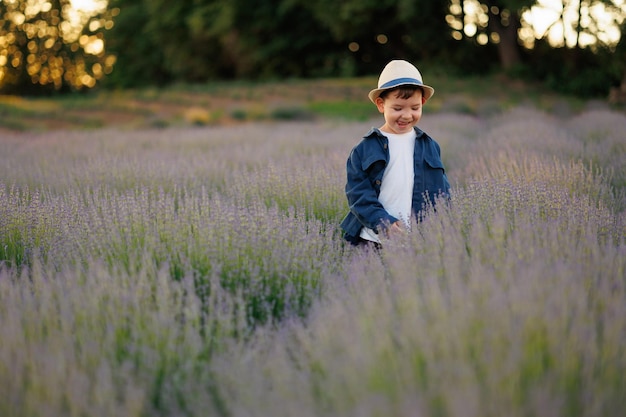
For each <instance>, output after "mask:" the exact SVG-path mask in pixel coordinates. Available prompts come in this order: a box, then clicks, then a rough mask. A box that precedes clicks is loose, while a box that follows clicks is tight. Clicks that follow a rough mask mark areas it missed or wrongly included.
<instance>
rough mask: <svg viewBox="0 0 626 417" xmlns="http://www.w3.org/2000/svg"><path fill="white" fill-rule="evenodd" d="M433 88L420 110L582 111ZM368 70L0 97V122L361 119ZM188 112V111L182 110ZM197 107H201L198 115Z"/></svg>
mask: <svg viewBox="0 0 626 417" xmlns="http://www.w3.org/2000/svg"><path fill="white" fill-rule="evenodd" d="M426 81H427V82H428V83H430V85H433V86H435V88H436V91H437V93H436V94H435V96H434V97H433V98H432V100H431V101H430V102H429V105H428V106H427V107H426V108H425V112H429V113H438V112H452V113H466V114H471V115H480V116H483V115H486V116H491V115H493V114H497V113H500V112H502V111H506V110H508V109H511V108H514V107H517V106H520V105H525V104H530V105H532V106H534V107H536V108H539V109H541V110H544V111H546V112H549V113H553V114H565V115H571V114H572V113H579V112H580V111H582V110H584V108H585V105H586V104H585V102H584V101H583V100H579V99H576V98H575V97H563V96H559V95H556V94H551V93H550V92H549V91H547V90H546V89H545V88H544V87H543V86H542V85H538V84H531V83H523V82H521V81H516V80H511V79H508V78H506V77H503V76H501V75H488V76H484V77H469V78H459V77H451V76H450V75H448V74H446V73H445V72H441V71H438V70H433V71H432V74H431V75H429V76H427V77H426ZM375 85H376V78H375V77H361V78H350V79H341V78H339V79H316V80H286V81H280V82H277V81H273V82H265V83H251V82H245V81H227V82H211V83H207V84H198V85H173V86H170V87H167V88H146V89H141V90H124V91H106V90H102V91H92V92H89V93H86V94H75V95H66V96H62V97H52V98H28V99H26V98H20V97H13V96H0V128H4V129H7V130H13V131H47V130H51V129H64V130H68V129H85V128H87V129H94V128H99V127H103V126H114V127H118V128H119V127H123V128H128V129H134V128H145V127H166V126H194V125H201V126H202V125H232V124H238V123H241V122H243V121H259V120H269V121H271V120H278V121H281V120H307V119H311V118H321V119H324V118H328V117H330V118H338V119H345V120H356V121H363V120H366V119H368V118H371V117H375V116H376V115H377V113H376V109H375V108H374V106H373V105H371V104H369V101H368V100H367V93H368V92H369V90H370V89H371V88H373V86H375ZM190 112H192V113H194V115H191V116H190V114H189V113H190ZM200 113H204V114H203V115H201V116H199V114H200Z"/></svg>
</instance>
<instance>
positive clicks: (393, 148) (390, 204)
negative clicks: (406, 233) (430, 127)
mask: <svg viewBox="0 0 626 417" xmlns="http://www.w3.org/2000/svg"><path fill="white" fill-rule="evenodd" d="M383 134H384V135H385V136H387V138H388V139H389V163H388V164H387V168H385V173H384V174H383V179H382V183H381V185H380V195H379V196H378V200H379V201H380V203H381V204H382V205H383V207H384V208H385V210H387V213H389V214H391V215H392V216H393V217H395V218H397V219H400V220H402V222H403V223H404V224H405V226H406V227H407V229H408V228H409V226H410V224H411V205H412V200H413V175H414V172H413V150H414V148H415V131H413V130H411V131H410V132H408V133H403V134H400V135H397V134H394V133H387V132H383ZM361 237H362V238H363V239H367V240H372V241H374V242H379V243H380V239H379V238H378V235H377V234H376V233H374V231H373V230H372V229H368V228H366V227H364V228H363V229H361Z"/></svg>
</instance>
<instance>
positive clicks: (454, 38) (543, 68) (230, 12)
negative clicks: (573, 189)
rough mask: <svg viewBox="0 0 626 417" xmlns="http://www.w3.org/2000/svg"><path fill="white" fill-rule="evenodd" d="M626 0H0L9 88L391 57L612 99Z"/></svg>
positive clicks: (297, 69)
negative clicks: (531, 82) (507, 77)
mask: <svg viewBox="0 0 626 417" xmlns="http://www.w3.org/2000/svg"><path fill="white" fill-rule="evenodd" d="M625 17H626V4H625V2H624V0H560V1H559V0H538V1H535V0H494V1H484V0H481V1H479V0H343V1H336V0H316V1H312V0H178V1H175V2H174V1H166V0H109V1H107V0H0V93H3V94H17V95H46V94H53V93H65V92H76V91H89V90H92V89H95V88H98V89H125V88H130V87H132V88H135V87H142V86H165V85H168V84H173V83H202V82H208V81H214V80H233V79H245V80H280V79H287V78H322V77H355V76H364V75H375V74H378V73H379V71H380V70H381V69H382V67H383V66H384V64H385V63H386V62H387V61H388V60H390V59H394V58H401V59H407V60H409V61H412V62H414V63H416V65H417V66H418V67H419V68H423V72H426V69H428V71H431V70H432V69H433V68H437V69H438V70H440V71H445V72H447V73H449V74H454V75H458V76H464V75H477V74H492V73H504V74H505V75H507V76H509V77H512V78H519V79H523V80H531V81H540V82H542V83H545V85H546V86H547V87H548V88H550V89H552V90H554V91H556V92H561V93H567V94H574V95H578V96H582V97H608V95H609V93H610V92H611V89H613V90H615V91H617V90H619V88H618V87H619V86H620V85H622V86H623V85H624V84H626V82H624V81H625V80H626V77H625V75H626V41H624V33H625V31H626V23H625Z"/></svg>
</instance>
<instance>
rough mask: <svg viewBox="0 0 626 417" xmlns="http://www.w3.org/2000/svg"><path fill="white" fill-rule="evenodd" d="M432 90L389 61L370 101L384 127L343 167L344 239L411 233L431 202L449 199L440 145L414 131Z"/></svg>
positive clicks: (409, 69)
mask: <svg viewBox="0 0 626 417" xmlns="http://www.w3.org/2000/svg"><path fill="white" fill-rule="evenodd" d="M434 92H435V90H434V89H433V88H432V87H430V86H427V85H425V84H424V83H423V82H422V75H421V74H420V72H419V71H418V69H417V68H416V67H415V66H413V65H412V64H411V63H409V62H407V61H402V60H394V61H391V62H389V63H388V64H387V66H385V68H384V69H383V71H382V72H381V74H380V77H379V79H378V88H376V89H374V90H372V91H370V93H369V95H368V96H369V99H370V100H371V101H372V102H373V103H374V104H375V105H376V107H377V108H378V111H379V112H380V113H382V114H383V116H384V119H385V123H384V124H383V125H382V127H380V128H379V129H376V128H374V129H372V130H370V132H369V133H368V134H367V135H365V136H364V137H363V139H362V140H361V141H360V142H359V144H358V145H356V146H355V147H354V148H353V149H352V152H350V156H349V157H348V162H347V164H346V171H347V183H346V197H347V198H348V204H349V206H350V212H349V213H348V215H347V216H346V217H345V218H344V219H343V221H342V222H341V228H342V229H343V231H344V238H345V239H346V240H347V241H349V242H350V243H352V244H354V245H361V244H368V243H371V242H374V244H375V245H377V246H378V245H380V242H381V239H380V236H381V233H382V234H383V235H384V236H392V235H394V234H398V233H402V232H404V231H406V230H408V229H409V227H410V224H411V217H412V216H416V215H417V214H418V213H419V212H420V211H421V210H422V209H423V208H424V206H425V205H427V204H431V203H432V204H434V202H435V198H436V197H437V196H439V195H441V194H445V195H447V194H448V193H449V191H450V184H449V182H448V179H447V177H446V174H445V170H444V167H443V163H442V162H441V150H440V148H439V144H438V143H437V142H435V141H434V140H433V139H432V138H431V137H430V136H428V135H427V134H426V133H424V132H423V131H422V130H420V129H419V128H417V127H416V125H417V123H418V122H419V121H420V119H421V117H422V106H423V105H424V104H425V103H426V101H428V99H429V98H430V97H431V96H432V95H433V94H434Z"/></svg>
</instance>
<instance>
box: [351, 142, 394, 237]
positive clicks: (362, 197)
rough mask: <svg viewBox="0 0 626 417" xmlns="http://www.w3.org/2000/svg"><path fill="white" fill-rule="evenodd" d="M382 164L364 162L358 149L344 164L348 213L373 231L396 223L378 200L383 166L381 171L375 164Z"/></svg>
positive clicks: (377, 161) (380, 162) (373, 161)
mask: <svg viewBox="0 0 626 417" xmlns="http://www.w3.org/2000/svg"><path fill="white" fill-rule="evenodd" d="M384 163H385V162H384V161H383V160H371V161H370V160H366V161H364V159H363V156H362V155H361V152H360V148H359V147H356V148H355V149H353V150H352V152H351V153H350V156H349V157H348V161H347V164H346V172H347V182H346V196H347V198H348V204H349V207H350V211H351V212H352V213H353V214H354V216H355V217H356V218H357V220H358V221H359V222H360V223H361V225H363V226H365V227H368V228H370V229H373V230H374V231H377V229H378V228H385V227H386V226H387V225H389V224H391V223H394V222H396V221H398V219H396V218H395V217H393V216H392V215H390V214H389V213H387V211H386V210H385V209H384V207H383V205H382V204H381V203H380V201H379V200H378V194H379V192H380V181H381V180H382V173H383V169H382V167H383V166H384V165H383V166H381V169H376V168H377V167H376V166H375V164H379V165H380V164H384ZM378 174H379V175H378ZM378 177H380V178H378Z"/></svg>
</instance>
